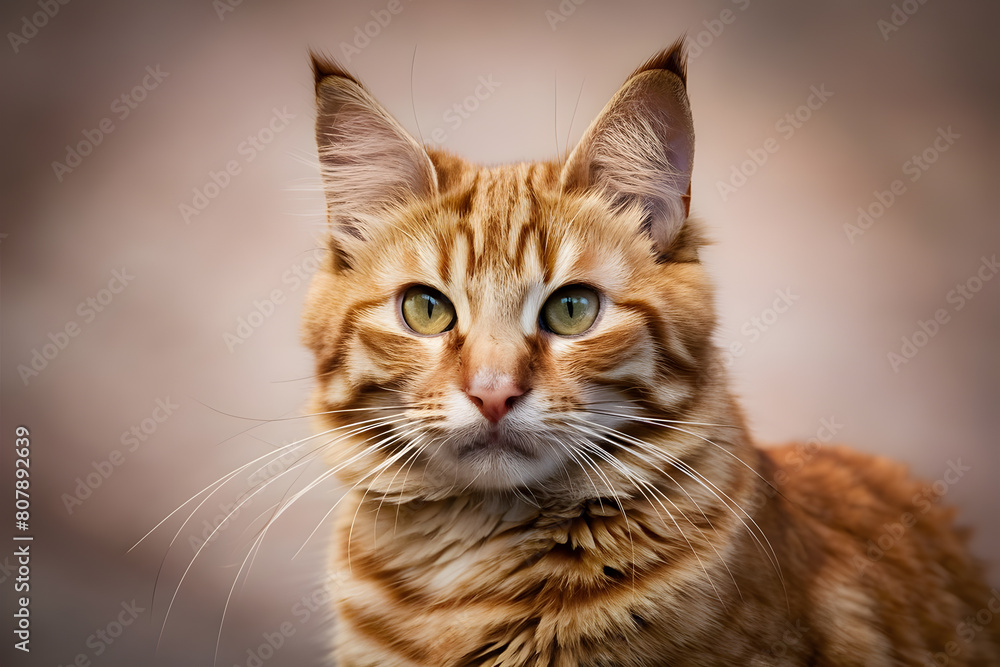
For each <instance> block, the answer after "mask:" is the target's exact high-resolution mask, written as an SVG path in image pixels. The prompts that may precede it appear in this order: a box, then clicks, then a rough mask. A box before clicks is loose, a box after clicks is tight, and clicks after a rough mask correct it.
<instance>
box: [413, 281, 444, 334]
mask: <svg viewBox="0 0 1000 667" xmlns="http://www.w3.org/2000/svg"><path fill="white" fill-rule="evenodd" d="M402 311H403V320H404V321H405V322H406V325H407V326H408V327H410V328H411V329H413V331H415V332H416V333H418V334H423V335H425V336H433V335H434V334H439V333H442V332H445V331H448V330H449V329H451V328H452V327H453V326H455V307H454V306H453V305H451V301H449V300H448V297H446V296H445V295H444V294H441V292H438V291H437V290H436V289H434V288H432V287H427V286H425V285H414V286H413V287H411V288H410V289H408V290H406V292H405V293H404V294H403V307H402Z"/></svg>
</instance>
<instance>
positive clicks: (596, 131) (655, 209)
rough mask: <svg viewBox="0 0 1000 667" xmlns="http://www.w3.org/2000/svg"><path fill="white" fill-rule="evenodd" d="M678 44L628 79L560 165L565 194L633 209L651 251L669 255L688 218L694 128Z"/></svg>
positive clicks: (683, 61) (681, 53) (651, 60)
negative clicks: (597, 197) (598, 196)
mask: <svg viewBox="0 0 1000 667" xmlns="http://www.w3.org/2000/svg"><path fill="white" fill-rule="evenodd" d="M685 69H686V67H685V56H684V43H683V40H678V41H677V42H676V43H675V44H674V45H673V46H671V47H670V48H669V49H666V50H664V51H662V52H660V53H659V54H657V55H655V56H653V57H652V58H651V59H650V60H649V61H647V62H646V63H645V64H644V65H643V66H642V67H640V68H639V69H637V70H636V71H635V72H634V73H633V74H632V76H630V77H629V79H628V81H626V82H625V85H623V86H622V87H621V89H619V91H618V92H617V93H616V94H615V96H614V97H613V98H611V101H610V102H608V105H607V106H606V107H604V110H603V111H602V112H601V114H600V115H599V116H598V117H597V119H595V120H594V122H593V123H591V125H590V127H589V128H587V131H586V132H585V133H584V135H583V138H582V139H581V140H580V143H579V144H577V146H576V148H575V149H573V152H572V153H570V156H569V158H567V160H566V164H565V165H564V166H563V170H562V175H561V177H560V183H561V185H562V187H563V188H564V189H566V190H573V191H586V190H594V191H598V192H600V193H602V194H603V195H604V196H606V197H608V198H609V199H610V200H611V202H612V204H613V205H614V206H616V207H621V206H627V205H629V204H633V203H634V204H638V205H639V206H640V207H641V208H642V210H643V211H644V214H645V220H644V223H643V227H644V229H645V231H646V232H647V233H648V234H649V235H650V236H651V237H652V239H653V242H654V246H655V248H656V251H657V252H658V253H660V254H661V255H664V256H669V254H670V250H671V246H672V244H673V242H674V241H675V240H676V239H677V235H678V233H679V232H680V230H681V227H683V225H684V221H685V220H686V219H687V216H688V212H689V209H690V201H691V168H692V165H693V161H694V123H693V121H692V119H691V107H690V105H689V104H688V98H687V92H686V79H687V75H686V71H685Z"/></svg>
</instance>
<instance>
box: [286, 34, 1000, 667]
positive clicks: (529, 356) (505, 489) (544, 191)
mask: <svg viewBox="0 0 1000 667" xmlns="http://www.w3.org/2000/svg"><path fill="white" fill-rule="evenodd" d="M314 70H315V73H316V80H317V84H316V85H317V97H318V100H319V105H320V110H319V117H318V122H317V140H318V143H319V147H320V158H321V163H322V166H323V172H324V178H325V180H326V189H327V204H328V214H329V219H330V232H331V233H330V261H329V262H328V265H327V266H326V267H325V268H324V269H323V270H321V271H320V272H319V273H318V274H317V276H316V278H315V280H314V283H313V285H312V288H311V291H310V295H309V301H308V304H307V308H306V311H305V323H304V337H305V341H306V344H307V345H308V346H309V347H310V348H311V349H312V350H313V352H314V353H315V355H316V360H317V387H316V392H315V399H314V405H315V408H316V410H315V411H316V413H317V414H318V415H320V418H319V422H320V426H321V428H322V431H323V438H324V440H321V441H320V442H322V443H323V446H324V448H325V451H326V452H327V458H328V460H329V462H330V465H331V466H332V469H333V471H335V472H336V474H337V475H338V476H339V477H340V479H342V480H343V481H344V482H345V483H346V484H348V485H349V486H350V490H349V491H348V494H347V496H346V497H345V499H344V501H343V506H342V507H341V508H340V509H339V514H338V521H337V526H336V546H335V549H334V554H333V564H332V567H333V568H334V569H335V570H337V571H338V572H339V573H340V576H339V577H338V579H340V580H342V581H343V585H342V586H341V589H340V595H339V599H338V601H337V603H336V610H337V614H338V621H337V623H338V626H337V639H336V651H335V653H336V660H337V664H339V665H342V666H343V667H359V666H363V665H372V666H374V665H378V666H382V667H385V666H392V665H400V666H403V665H406V666H413V667H417V666H420V667H424V666H426V667H430V666H433V667H440V666H445V665H448V666H451V665H454V666H456V667H457V666H460V665H483V666H486V665H495V666H500V665H504V666H513V665H558V666H566V667H569V666H571V665H589V666H594V667H597V666H611V665H615V666H621V667H627V666H635V667H638V666H640V665H641V666H653V665H897V664H914V665H919V664H933V663H932V662H928V660H930V656H931V655H932V654H935V653H940V652H944V651H948V650H950V649H949V647H951V646H952V644H949V642H952V643H953V645H954V646H955V647H958V648H959V649H960V650H958V652H957V654H954V655H950V657H949V663H948V664H951V665H995V664H1000V650H998V648H997V642H998V636H1000V630H998V621H997V620H996V619H997V618H1000V593H997V592H996V591H992V592H991V591H989V590H987V588H986V586H985V585H984V583H983V580H982V577H981V574H980V570H979V568H978V566H977V564H976V563H974V562H973V561H972V559H971V558H970V557H969V555H968V554H967V552H966V549H965V543H964V539H963V537H962V536H961V534H960V533H958V532H956V531H955V529H953V527H952V512H951V511H950V510H948V509H946V508H942V507H940V506H938V505H936V504H931V503H929V502H928V501H927V499H926V498H927V497H926V496H925V495H921V490H922V487H921V486H920V485H919V484H918V483H917V482H915V481H912V480H910V479H909V478H908V477H907V475H906V473H905V471H903V470H902V469H901V468H900V467H899V466H898V465H896V464H893V463H891V462H889V461H886V460H883V459H877V458H872V457H869V456H865V455H862V454H858V453H855V452H852V451H850V450H847V449H840V448H830V449H824V450H821V451H819V452H817V453H815V454H814V455H813V456H811V457H810V458H809V459H808V461H806V462H803V460H802V458H801V457H799V456H797V455H796V450H794V449H793V448H792V449H785V450H782V449H773V450H761V449H758V448H756V447H755V446H754V444H753V443H752V441H751V439H750V436H749V434H748V432H747V429H746V426H745V423H744V420H743V418H742V415H741V412H740V410H739V407H738V406H737V404H736V403H735V401H734V399H733V398H732V396H731V394H730V392H729V390H728V387H727V379H726V373H725V370H724V367H723V365H722V363H721V360H720V356H719V353H718V351H717V350H716V349H715V347H714V346H713V344H712V341H711V337H712V333H713V330H714V327H715V323H716V320H715V314H714V306H713V298H712V289H711V284H710V281H709V278H708V276H707V275H706V272H705V270H704V267H703V266H702V265H701V263H700V262H699V260H698V249H699V246H700V245H701V244H702V233H701V231H700V226H699V223H698V222H697V221H696V220H694V219H692V218H690V217H688V208H689V196H690V174H691V167H692V159H693V141H694V140H693V134H692V131H691V119H690V111H689V107H688V102H687V97H686V92H685V80H686V75H685V71H684V60H683V47H682V45H681V44H676V45H675V46H674V47H672V48H671V49H669V50H667V51H664V52H663V53H662V54H660V55H658V56H656V57H654V58H653V59H651V60H650V61H649V62H647V63H646V64H645V65H644V66H643V67H641V68H640V69H639V70H637V71H636V72H635V73H634V74H633V75H632V76H631V77H630V78H629V79H628V81H627V82H626V84H625V85H624V86H623V88H622V90H621V91H619V93H618V94H617V95H616V96H615V98H614V99H613V100H612V101H611V102H610V103H609V105H608V107H607V108H606V109H605V110H604V112H602V114H601V116H599V118H598V119H597V120H595V121H594V123H593V125H591V127H590V129H588V130H587V132H586V133H585V135H584V138H583V139H582V140H581V142H580V144H579V145H578V146H577V148H576V149H575V150H574V151H573V152H572V153H571V154H570V156H569V157H568V158H567V160H566V161H565V162H564V163H558V164H557V163H534V164H519V165H510V166H500V167H493V168H480V167H476V166H473V165H471V164H468V163H466V162H465V161H463V160H461V159H460V158H458V157H455V156H452V155H448V154H445V153H441V152H437V151H431V150H426V149H423V148H421V147H420V146H419V145H417V143H416V142H415V141H414V140H413V139H412V138H411V137H410V136H409V135H408V134H406V132H405V131H404V130H403V129H402V128H401V127H400V126H399V124H398V123H396V121H394V120H393V119H392V117H391V116H390V115H389V114H388V113H387V112H386V111H385V110H384V109H383V108H382V107H381V106H379V105H378V103H377V102H376V101H375V100H374V98H373V97H372V96H371V94H370V93H369V92H368V91H367V90H365V89H364V88H363V86H362V85H361V84H360V83H359V82H358V81H357V80H355V79H354V78H353V77H351V76H350V75H348V74H347V73H346V72H344V71H343V70H342V69H341V68H339V67H338V66H337V65H336V64H335V63H331V62H326V61H323V60H321V59H315V60H314ZM414 285H422V286H426V287H427V288H429V289H431V290H433V293H434V294H439V295H442V298H446V299H447V300H448V301H449V303H450V304H451V306H452V307H453V308H454V313H455V316H454V321H453V326H452V328H449V329H447V330H445V331H443V332H441V333H437V334H435V335H422V334H417V333H416V332H415V331H413V330H411V328H410V327H409V326H408V324H407V322H406V321H405V319H404V316H403V315H402V312H401V309H400V299H401V298H403V295H404V294H405V293H406V291H407V289H408V288H410V287H412V286H414ZM568 285H585V286H587V288H588V289H592V290H594V291H595V292H596V293H597V294H599V295H600V303H599V313H598V316H597V319H596V321H595V322H594V324H593V325H592V326H591V328H590V329H588V330H586V331H585V332H584V333H582V334H579V335H577V334H574V335H566V336H560V335H557V334H555V333H554V332H553V331H552V330H551V329H550V328H547V327H546V326H544V323H543V322H541V320H540V313H541V312H542V308H543V304H545V303H546V302H547V300H548V299H549V298H550V297H552V295H553V294H554V293H555V292H556V291H557V290H559V289H560V288H562V287H565V286H568ZM484 396H485V397H487V398H486V399H482V398H480V397H484ZM491 397H492V398H491ZM483 400H493V401H494V405H493V408H492V409H490V410H487V409H486V408H484V407H483ZM477 401H478V402H477ZM906 517H909V519H907V518H906ZM911 520H912V521H911ZM897 525H898V526H899V528H898V529H897V527H896V526H897ZM886 535H889V536H890V538H891V544H890V543H889V541H887V538H886V537H885V536H886ZM880 540H881V542H880ZM880 543H881V544H882V545H883V546H885V547H887V548H881V547H878V545H879V544H880ZM872 545H875V546H876V547H878V548H876V549H872ZM991 596H992V597H991ZM991 605H992V606H991ZM983 609H986V610H987V611H988V612H989V613H990V618H991V622H990V623H989V624H983V625H982V627H980V626H978V625H977V626H975V627H979V628H980V629H978V630H972V626H970V625H968V623H969V621H968V620H967V617H969V616H972V617H973V621H972V622H973V623H975V616H976V614H977V613H978V612H980V610H983ZM991 610H992V611H991ZM981 618H985V616H982V615H981ZM963 623H964V624H966V625H963ZM970 632H971V635H970V634H969V633H970ZM953 653H954V652H953Z"/></svg>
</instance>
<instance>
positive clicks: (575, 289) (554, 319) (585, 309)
mask: <svg viewBox="0 0 1000 667" xmlns="http://www.w3.org/2000/svg"><path fill="white" fill-rule="evenodd" d="M599 303H600V297H598V296H597V292H595V291H594V290H592V289H590V288H589V287H584V286H583V285H570V286H569V287H563V288H561V289H559V290H556V292H555V293H554V294H553V295H552V296H550V297H549V298H548V300H547V301H546V302H545V305H544V306H542V315H541V318H542V324H543V325H545V327H546V328H547V329H548V330H549V331H551V332H552V333H556V334H559V335H560V336H574V335H576V334H582V333H583V332H585V331H587V330H588V329H590V327H591V326H593V324H594V320H596V319H597V310H598V304H599Z"/></svg>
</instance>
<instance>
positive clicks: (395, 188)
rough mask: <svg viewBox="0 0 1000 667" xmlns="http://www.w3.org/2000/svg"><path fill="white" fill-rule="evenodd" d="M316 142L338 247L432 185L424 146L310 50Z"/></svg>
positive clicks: (344, 248)
mask: <svg viewBox="0 0 1000 667" xmlns="http://www.w3.org/2000/svg"><path fill="white" fill-rule="evenodd" d="M310 56H311V58H312V67H313V73H314V75H315V78H316V106H317V113H316V144H317V146H318V148H319V161H320V167H321V170H322V174H323V189H324V191H325V192H326V210H327V218H328V220H329V221H330V232H331V234H332V235H333V237H334V240H335V242H336V245H337V248H338V250H339V251H340V252H346V253H347V254H348V256H349V255H350V253H351V248H352V246H356V245H357V244H359V243H362V242H364V241H365V240H366V239H367V238H368V237H369V236H370V233H371V231H372V229H373V228H374V227H375V226H377V225H379V224H384V222H385V213H386V212H387V211H389V210H391V209H393V208H395V207H397V206H399V205H401V204H404V203H406V202H408V201H412V200H415V199H418V198H424V197H430V196H433V195H434V194H436V192H437V174H436V173H435V170H434V165H433V164H432V163H431V159H430V157H428V155H427V152H426V151H424V149H423V148H422V147H421V146H420V144H418V143H417V141H416V140H415V139H414V138H413V137H411V136H410V134H409V133H408V132H407V131H406V130H405V129H403V127H402V126H401V125H400V124H399V123H398V122H397V121H396V119H394V118H393V117H392V116H391V115H389V112H388V111H386V110H385V109H384V108H383V107H382V105H380V104H379V103H378V102H377V101H375V98H374V97H372V95H371V93H369V92H368V90H367V89H366V88H365V87H364V86H363V85H361V83H360V82H359V81H358V80H357V79H355V78H354V77H353V76H351V75H350V74H348V73H347V72H346V71H345V70H344V69H343V68H341V67H340V65H338V64H337V63H336V62H335V61H333V60H331V59H329V58H324V57H322V56H319V55H317V54H315V53H310Z"/></svg>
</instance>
